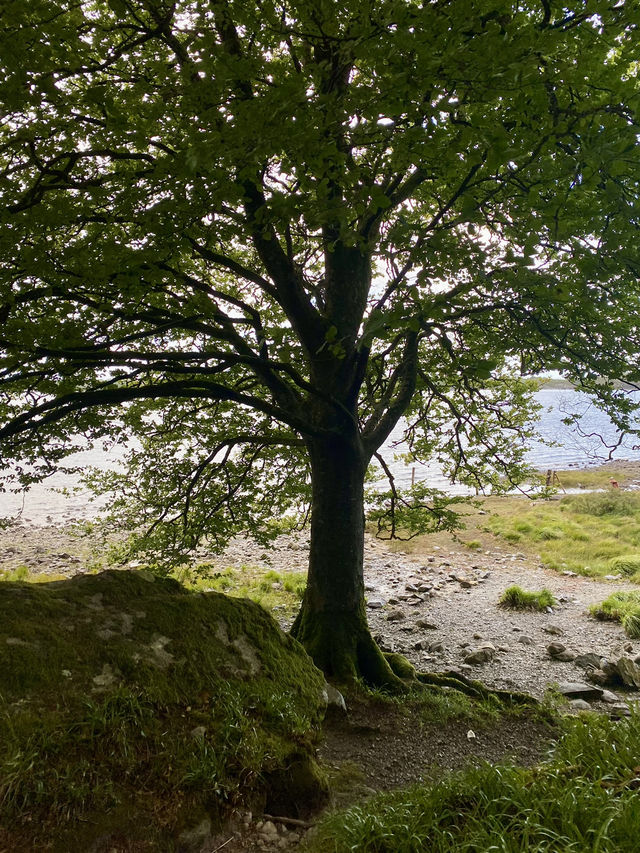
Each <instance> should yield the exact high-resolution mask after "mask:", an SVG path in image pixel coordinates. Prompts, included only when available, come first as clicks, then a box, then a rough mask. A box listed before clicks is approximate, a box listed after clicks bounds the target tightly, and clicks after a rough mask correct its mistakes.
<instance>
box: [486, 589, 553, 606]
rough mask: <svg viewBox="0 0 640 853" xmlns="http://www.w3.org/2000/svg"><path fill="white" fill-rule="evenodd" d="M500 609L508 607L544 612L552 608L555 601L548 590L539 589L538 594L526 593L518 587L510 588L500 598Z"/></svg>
mask: <svg viewBox="0 0 640 853" xmlns="http://www.w3.org/2000/svg"><path fill="white" fill-rule="evenodd" d="M499 603H500V604H501V605H502V607H509V608H511V609H512V610H540V611H543V610H546V609H547V607H553V606H554V604H555V603H556V599H555V597H554V595H553V593H552V592H551V590H548V589H541V590H540V591H539V592H528V591H527V590H524V589H522V587H520V586H515V585H514V586H510V587H509V588H508V589H505V591H504V592H503V593H502V595H501V596H500V602H499Z"/></svg>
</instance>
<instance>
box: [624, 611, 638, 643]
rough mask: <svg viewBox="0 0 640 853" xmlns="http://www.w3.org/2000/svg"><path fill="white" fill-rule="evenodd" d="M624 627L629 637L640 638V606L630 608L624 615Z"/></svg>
mask: <svg viewBox="0 0 640 853" xmlns="http://www.w3.org/2000/svg"><path fill="white" fill-rule="evenodd" d="M622 627H623V628H624V631H625V634H626V635H627V637H630V638H631V639H632V640H640V607H636V608H635V610H629V612H628V613H625V614H624V616H623V617H622Z"/></svg>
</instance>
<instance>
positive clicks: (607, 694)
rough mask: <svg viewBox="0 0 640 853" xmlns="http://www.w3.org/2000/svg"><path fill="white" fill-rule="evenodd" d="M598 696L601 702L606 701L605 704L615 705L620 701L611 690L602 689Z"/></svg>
mask: <svg viewBox="0 0 640 853" xmlns="http://www.w3.org/2000/svg"><path fill="white" fill-rule="evenodd" d="M600 698H601V700H602V701H603V702H606V703H607V705H615V704H616V703H617V702H619V701H620V697H619V696H618V695H617V694H616V693H613V692H612V691H611V690H603V691H602V696H601V697H600Z"/></svg>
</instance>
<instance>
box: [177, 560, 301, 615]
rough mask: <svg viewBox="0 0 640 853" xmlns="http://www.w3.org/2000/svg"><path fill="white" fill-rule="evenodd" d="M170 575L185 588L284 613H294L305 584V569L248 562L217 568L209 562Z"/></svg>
mask: <svg viewBox="0 0 640 853" xmlns="http://www.w3.org/2000/svg"><path fill="white" fill-rule="evenodd" d="M174 577H176V579H177V580H179V581H180V583H183V584H184V585H185V586H186V587H187V588H189V589H192V590H195V591H198V592H207V591H215V592H223V593H225V595H231V596H233V597H236V598H248V599H250V600H251V601H255V602H256V603H257V604H260V605H261V606H262V607H264V609H265V610H268V611H273V610H278V611H284V612H285V614H293V613H295V612H297V610H298V608H299V607H300V602H301V600H302V597H303V596H304V591H305V588H306V583H307V576H306V573H305V572H277V571H274V570H273V569H264V568H262V567H260V566H250V565H244V566H241V567H240V568H231V567H228V568H225V569H222V570H221V569H219V568H218V567H217V566H215V565H214V564H212V563H197V564H196V565H195V566H192V567H188V568H183V569H180V570H177V571H176V572H175V573H174Z"/></svg>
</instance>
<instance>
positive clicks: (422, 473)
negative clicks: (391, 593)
mask: <svg viewBox="0 0 640 853" xmlns="http://www.w3.org/2000/svg"><path fill="white" fill-rule="evenodd" d="M536 397H537V399H538V402H540V403H541V404H542V406H543V412H542V417H541V420H540V423H539V424H538V432H539V433H540V435H541V437H542V438H543V439H546V440H547V441H554V442H556V443H557V446H553V447H549V446H548V445H547V444H545V443H544V442H532V444H531V447H530V449H529V451H528V454H527V457H528V460H529V461H530V462H531V464H532V465H534V466H535V467H536V468H539V469H541V470H546V469H549V468H552V469H554V470H558V471H559V470H562V469H564V468H569V467H578V468H586V467H588V466H590V465H598V464H602V463H603V462H605V461H607V460H608V459H609V458H611V459H614V460H623V459H631V460H640V437H638V436H627V437H625V439H624V441H623V442H622V443H621V444H620V445H619V446H617V447H616V446H615V445H616V443H617V439H618V436H617V434H616V430H615V427H614V426H613V424H612V423H611V421H610V420H609V419H608V418H607V416H606V415H604V414H603V413H602V412H601V411H600V410H599V409H597V408H596V407H595V406H594V405H593V403H591V401H590V400H589V398H588V397H587V396H586V395H584V394H580V393H578V392H575V391H571V390H570V389H566V390H565V389H544V390H542V391H539V392H538V393H537V395H536ZM572 412H578V413H580V415H581V418H580V421H579V429H578V430H575V429H568V428H567V427H566V426H565V424H563V423H562V419H563V418H565V417H567V415H568V414H570V413H572ZM395 452H396V453H397V452H398V451H397V450H396V451H395ZM386 457H387V459H388V460H389V461H391V460H392V458H393V451H389V452H387V454H386ZM76 459H77V460H78V464H84V465H97V466H99V467H109V465H112V464H114V459H115V457H112V458H111V459H109V457H107V456H105V455H104V453H102V452H101V451H98V450H94V451H87V452H86V453H83V454H78V456H77V457H76ZM391 467H392V470H393V473H394V476H395V478H396V480H397V482H398V484H399V485H408V483H409V482H410V481H411V478H412V476H413V477H415V479H416V481H418V480H419V481H422V480H427V481H429V483H430V485H433V486H434V487H437V488H440V489H443V490H444V491H447V492H449V493H465V492H466V491H467V490H466V489H465V488H464V487H459V486H452V485H451V484H450V483H449V482H448V481H447V480H446V478H445V477H444V476H443V475H442V472H441V471H440V470H439V468H438V466H437V465H435V464H433V465H420V466H415V472H412V468H411V466H407V465H406V464H405V463H403V462H393V463H392V464H391ZM75 484H76V481H75V480H74V479H73V478H71V477H70V476H65V475H63V474H56V475H54V476H53V477H50V478H49V479H48V480H47V481H46V483H40V484H38V485H36V486H34V487H33V488H32V489H30V491H29V492H28V493H27V494H25V495H15V494H11V493H5V494H0V517H1V516H11V515H15V514H17V513H19V512H22V517H23V518H24V519H25V520H27V519H29V520H31V521H33V522H35V523H39V524H41V523H46V522H49V523H63V522H65V521H68V520H69V519H71V518H89V517H91V516H94V515H95V514H96V512H97V510H98V507H99V502H95V503H91V502H90V501H89V495H88V494H86V493H80V494H73V495H69V496H65V495H61V494H59V493H57V492H56V491H55V489H62V488H72V487H73V486H74V485H75Z"/></svg>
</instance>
